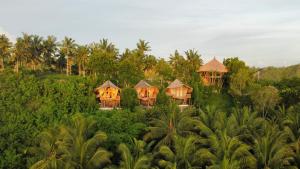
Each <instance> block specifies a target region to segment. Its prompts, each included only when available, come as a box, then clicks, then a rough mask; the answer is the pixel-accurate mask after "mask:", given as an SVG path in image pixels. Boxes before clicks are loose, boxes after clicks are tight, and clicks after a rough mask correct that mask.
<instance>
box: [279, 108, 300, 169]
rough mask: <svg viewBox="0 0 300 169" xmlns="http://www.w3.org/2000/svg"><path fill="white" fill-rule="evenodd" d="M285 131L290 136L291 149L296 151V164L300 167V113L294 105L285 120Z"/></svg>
mask: <svg viewBox="0 0 300 169" xmlns="http://www.w3.org/2000/svg"><path fill="white" fill-rule="evenodd" d="M282 123H283V125H284V131H285V132H286V133H287V134H288V136H289V142H290V143H291V149H292V151H293V152H294V162H293V163H294V164H295V165H296V166H297V167H298V168H300V114H299V112H298V111H296V109H294V108H293V107H292V108H290V109H289V110H288V113H287V114H286V117H285V119H284V120H283V122H282Z"/></svg>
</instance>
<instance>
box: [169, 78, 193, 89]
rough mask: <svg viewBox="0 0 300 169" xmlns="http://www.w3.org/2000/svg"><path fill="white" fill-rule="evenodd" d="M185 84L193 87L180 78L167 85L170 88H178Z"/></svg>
mask: <svg viewBox="0 0 300 169" xmlns="http://www.w3.org/2000/svg"><path fill="white" fill-rule="evenodd" d="M182 86H185V87H187V88H190V89H192V88H191V87H190V86H188V85H186V84H184V83H182V82H181V81H180V80H178V79H176V80H174V81H173V82H172V83H170V85H169V86H168V87H167V88H168V89H174V88H178V87H182Z"/></svg>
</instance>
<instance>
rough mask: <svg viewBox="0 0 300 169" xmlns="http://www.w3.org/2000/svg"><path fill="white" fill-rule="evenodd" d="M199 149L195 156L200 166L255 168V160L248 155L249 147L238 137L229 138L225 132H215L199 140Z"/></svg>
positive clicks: (229, 168) (214, 168)
mask: <svg viewBox="0 0 300 169" xmlns="http://www.w3.org/2000/svg"><path fill="white" fill-rule="evenodd" d="M200 142H201V143H202V146H201V148H200V149H199V150H198V151H197V152H196V156H198V157H199V159H201V162H202V165H204V166H208V167H207V168H211V169H237V168H255V167H254V166H255V164H256V160H255V158H254V156H253V155H252V154H251V153H250V146H248V145H246V144H245V143H243V142H241V141H240V140H239V139H238V137H230V136H228V135H227V133H226V131H221V130H217V131H216V132H215V133H214V134H211V135H210V136H208V137H207V138H202V139H201V140H200Z"/></svg>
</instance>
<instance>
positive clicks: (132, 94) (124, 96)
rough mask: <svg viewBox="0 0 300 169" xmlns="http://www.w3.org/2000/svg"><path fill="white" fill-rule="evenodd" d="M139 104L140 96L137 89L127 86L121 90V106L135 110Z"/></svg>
mask: <svg viewBox="0 0 300 169" xmlns="http://www.w3.org/2000/svg"><path fill="white" fill-rule="evenodd" d="M137 105H138V97H137V93H136V91H135V89H133V88H125V89H123V90H122V91H121V106H122V107H124V108H128V109H130V110H133V109H134V108H135V106H137Z"/></svg>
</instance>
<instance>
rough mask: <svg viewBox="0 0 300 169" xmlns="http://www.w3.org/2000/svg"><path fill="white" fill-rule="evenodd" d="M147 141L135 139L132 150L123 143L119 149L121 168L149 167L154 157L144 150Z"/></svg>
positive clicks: (137, 168)
mask: <svg viewBox="0 0 300 169" xmlns="http://www.w3.org/2000/svg"><path fill="white" fill-rule="evenodd" d="M145 145H146V144H145V142H143V141H141V140H136V139H134V151H133V152H131V151H130V150H129V148H128V147H127V146H126V144H124V143H121V144H120V145H119V147H118V151H119V152H120V154H121V159H122V161H121V162H120V168H121V169H148V168H150V164H151V160H152V157H151V156H150V155H149V154H147V153H146V152H145V151H144V148H145Z"/></svg>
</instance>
